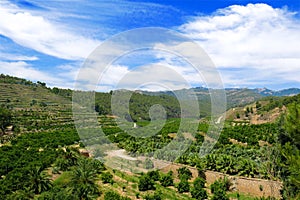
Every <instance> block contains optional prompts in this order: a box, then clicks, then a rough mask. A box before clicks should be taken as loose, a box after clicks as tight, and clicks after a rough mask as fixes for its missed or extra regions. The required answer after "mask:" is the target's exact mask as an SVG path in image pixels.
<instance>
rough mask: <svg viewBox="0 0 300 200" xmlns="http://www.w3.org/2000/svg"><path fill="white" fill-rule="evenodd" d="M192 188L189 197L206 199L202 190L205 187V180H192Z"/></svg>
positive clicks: (205, 193) (198, 178) (205, 194)
mask: <svg viewBox="0 0 300 200" xmlns="http://www.w3.org/2000/svg"><path fill="white" fill-rule="evenodd" d="M193 186H194V187H193V188H192V189H191V195H192V197H193V198H195V199H199V200H203V199H207V192H206V191H205V190H204V189H203V188H204V186H205V180H204V179H203V178H200V177H197V178H196V179H195V180H194V183H193Z"/></svg>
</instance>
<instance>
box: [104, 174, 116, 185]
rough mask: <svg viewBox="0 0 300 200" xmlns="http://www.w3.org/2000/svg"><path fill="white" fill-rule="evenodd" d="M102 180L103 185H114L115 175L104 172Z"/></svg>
mask: <svg viewBox="0 0 300 200" xmlns="http://www.w3.org/2000/svg"><path fill="white" fill-rule="evenodd" d="M101 179H102V182H103V183H110V184H113V182H114V181H113V175H112V174H111V173H109V172H104V173H103V174H102V175H101Z"/></svg>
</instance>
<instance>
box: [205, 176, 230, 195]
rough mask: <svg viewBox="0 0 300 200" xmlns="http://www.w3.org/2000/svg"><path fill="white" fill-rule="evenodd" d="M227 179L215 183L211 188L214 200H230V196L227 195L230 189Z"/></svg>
mask: <svg viewBox="0 0 300 200" xmlns="http://www.w3.org/2000/svg"><path fill="white" fill-rule="evenodd" d="M229 183H230V182H229V181H228V179H227V178H224V179H223V180H217V181H215V182H214V183H213V184H212V185H211V186H210V189H211V192H212V193H213V194H214V195H213V197H212V200H229V198H228V196H227V195H226V191H227V190H228V189H229V186H230V184H229Z"/></svg>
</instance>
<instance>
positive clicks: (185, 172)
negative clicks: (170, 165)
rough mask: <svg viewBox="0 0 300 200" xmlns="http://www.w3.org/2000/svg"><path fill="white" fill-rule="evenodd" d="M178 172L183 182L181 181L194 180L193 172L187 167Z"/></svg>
mask: <svg viewBox="0 0 300 200" xmlns="http://www.w3.org/2000/svg"><path fill="white" fill-rule="evenodd" d="M177 172H178V178H179V179H180V180H181V179H186V180H189V179H191V178H192V172H191V171H190V170H189V169H188V168H186V167H182V168H179V169H178V170H177Z"/></svg>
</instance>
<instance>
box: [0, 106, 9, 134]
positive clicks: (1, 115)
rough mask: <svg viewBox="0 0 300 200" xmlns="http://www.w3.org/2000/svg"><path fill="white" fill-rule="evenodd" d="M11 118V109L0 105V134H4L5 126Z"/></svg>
mask: <svg viewBox="0 0 300 200" xmlns="http://www.w3.org/2000/svg"><path fill="white" fill-rule="evenodd" d="M11 120H12V114H11V111H10V110H8V109H7V108H5V107H3V106H1V107H0V129H1V131H2V134H0V136H1V135H3V134H5V129H6V127H7V126H9V125H10V124H11Z"/></svg>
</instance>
